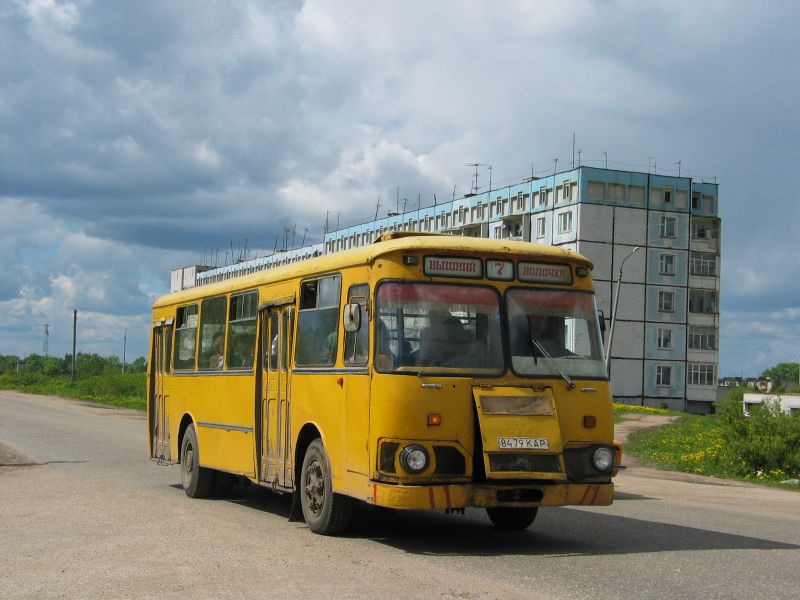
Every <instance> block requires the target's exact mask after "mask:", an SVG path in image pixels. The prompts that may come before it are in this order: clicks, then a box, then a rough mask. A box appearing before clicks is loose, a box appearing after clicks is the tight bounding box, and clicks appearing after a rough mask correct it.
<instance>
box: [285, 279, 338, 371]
mask: <svg viewBox="0 0 800 600" xmlns="http://www.w3.org/2000/svg"><path fill="white" fill-rule="evenodd" d="M340 287H341V277H340V276H339V275H330V276H327V277H320V278H319V279H312V280H309V281H304V282H303V283H302V284H300V312H299V314H298V316H297V345H296V348H295V352H296V357H295V363H296V364H297V366H317V367H329V366H332V365H333V364H334V363H335V362H336V349H337V346H338V334H339V292H340Z"/></svg>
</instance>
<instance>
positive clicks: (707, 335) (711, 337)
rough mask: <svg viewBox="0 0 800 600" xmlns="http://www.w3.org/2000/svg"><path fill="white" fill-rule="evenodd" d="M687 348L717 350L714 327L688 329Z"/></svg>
mask: <svg viewBox="0 0 800 600" xmlns="http://www.w3.org/2000/svg"><path fill="white" fill-rule="evenodd" d="M689 348H690V349H691V350H718V349H719V348H718V346H717V330H716V328H715V327H689Z"/></svg>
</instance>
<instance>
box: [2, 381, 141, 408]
mask: <svg viewBox="0 0 800 600" xmlns="http://www.w3.org/2000/svg"><path fill="white" fill-rule="evenodd" d="M0 389H5V390H18V391H20V392H27V393H30V394H46V395H49V396H61V397H64V398H78V399H80V400H89V401H91V402H97V403H99V404H107V405H110V406H119V407H121V408H133V409H136V410H144V409H145V406H146V402H147V399H146V394H145V391H146V376H145V374H144V373H126V374H125V375H123V374H121V373H106V374H103V375H95V376H92V377H83V378H79V379H78V380H77V381H76V382H75V383H72V382H71V381H70V377H69V376H66V375H64V376H52V377H51V376H46V375H41V374H37V373H30V374H18V373H4V374H3V375H0Z"/></svg>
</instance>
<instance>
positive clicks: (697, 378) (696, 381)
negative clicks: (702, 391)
mask: <svg viewBox="0 0 800 600" xmlns="http://www.w3.org/2000/svg"><path fill="white" fill-rule="evenodd" d="M715 370H716V369H715V367H714V365H713V364H711V363H689V373H688V377H687V383H688V384H689V385H714V384H715V383H716V377H715V373H714V372H715Z"/></svg>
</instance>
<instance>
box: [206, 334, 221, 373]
mask: <svg viewBox="0 0 800 600" xmlns="http://www.w3.org/2000/svg"><path fill="white" fill-rule="evenodd" d="M224 356H225V334H224V333H222V332H219V333H217V334H214V338H213V339H212V341H211V356H209V357H208V366H209V368H211V369H221V368H222V363H223V361H224V358H223V357H224Z"/></svg>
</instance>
